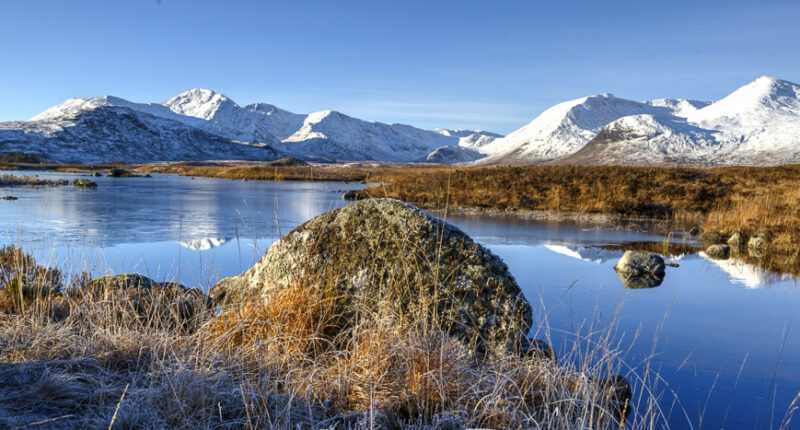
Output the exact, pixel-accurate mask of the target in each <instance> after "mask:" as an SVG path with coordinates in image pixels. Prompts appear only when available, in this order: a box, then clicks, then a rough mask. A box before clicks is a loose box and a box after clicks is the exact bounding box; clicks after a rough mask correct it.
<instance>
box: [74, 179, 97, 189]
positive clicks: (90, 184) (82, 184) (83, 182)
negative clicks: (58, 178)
mask: <svg viewBox="0 0 800 430" xmlns="http://www.w3.org/2000/svg"><path fill="white" fill-rule="evenodd" d="M72 186H73V187H78V188H97V182H95V181H90V180H88V179H75V180H74V181H72Z"/></svg>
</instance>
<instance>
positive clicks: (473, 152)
mask: <svg viewBox="0 0 800 430" xmlns="http://www.w3.org/2000/svg"><path fill="white" fill-rule="evenodd" d="M12 151H21V152H26V153H35V154H38V155H39V156H40V157H41V158H42V159H44V160H47V161H52V162H84V163H86V162H93V163H96V162H108V161H124V162H131V163H140V162H152V161H178V160H222V159H227V160H236V159H240V160H273V159H276V158H280V157H287V156H291V157H296V158H300V159H304V160H309V161H345V160H376V161H393V162H434V163H445V164H454V163H461V164H477V165H489V164H543V163H556V164H638V165H675V164H682V165H710V166H713V165H774V164H785V163H798V162H800V86H798V85H797V84H793V83H791V82H788V81H783V80H780V79H776V78H770V77H761V78H758V79H756V80H755V81H753V82H751V83H749V84H747V85H745V86H743V87H741V88H739V89H737V90H736V91H734V92H733V93H731V94H730V95H728V96H727V97H725V98H723V99H721V100H719V101H716V102H708V101H696V100H686V99H659V100H651V101H643V102H640V101H633V100H627V99H623V98H618V97H615V96H614V95H612V94H602V95H595V96H589V97H584V98H580V99H576V100H571V101H567V102H563V103H560V104H557V105H555V106H553V107H551V108H550V109H547V110H546V111H544V112H543V113H542V114H540V115H539V116H537V117H536V118H535V119H534V120H533V121H531V122H530V123H528V124H526V125H524V126H523V127H522V128H520V129H518V130H516V131H514V132H512V133H511V134H509V135H507V136H501V135H498V134H495V133H490V132H486V131H477V130H448V129H435V130H423V129H419V128H415V127H412V126H409V125H404V124H386V123H381V122H375V121H365V120H361V119H357V118H353V117H350V116H347V115H345V114H343V113H340V112H336V111H330V110H328V111H322V112H314V113H310V114H297V113H292V112H289V111H287V110H283V109H281V108H278V107H276V106H274V105H270V104H266V103H255V104H251V105H247V106H239V105H238V104H237V103H236V102H234V101H233V100H231V99H229V98H228V97H226V96H224V95H222V94H219V93H215V92H213V91H211V90H206V89H194V90H190V91H187V92H184V93H182V94H179V95H178V96H176V97H173V98H171V99H169V100H166V101H164V102H161V103H134V102H130V101H127V100H124V99H122V98H118V97H113V96H105V97H89V98H75V99H69V100H67V101H65V102H63V103H61V104H59V105H57V106H54V107H52V108H50V109H48V110H46V111H44V112H42V113H41V114H39V115H36V116H35V117H33V118H31V119H30V120H28V121H12V122H3V123H0V152H12Z"/></svg>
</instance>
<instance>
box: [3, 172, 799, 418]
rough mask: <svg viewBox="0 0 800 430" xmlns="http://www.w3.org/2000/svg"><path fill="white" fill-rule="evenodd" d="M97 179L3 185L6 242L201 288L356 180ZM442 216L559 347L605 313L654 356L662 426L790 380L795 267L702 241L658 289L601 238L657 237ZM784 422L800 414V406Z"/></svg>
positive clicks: (606, 320) (784, 390) (795, 384)
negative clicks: (507, 273) (630, 270)
mask: <svg viewBox="0 0 800 430" xmlns="http://www.w3.org/2000/svg"><path fill="white" fill-rule="evenodd" d="M12 173H15V174H23V172H12ZM25 174H31V173H30V172H25ZM37 174H39V175H40V176H42V177H60V178H65V179H72V178H75V177H77V176H78V175H74V174H73V175H69V174H56V173H44V172H37ZM92 179H93V180H96V182H98V184H99V187H98V188H97V189H94V190H79V189H74V188H71V187H58V188H46V189H41V188H39V189H33V188H8V189H2V188H0V195H8V194H11V195H14V196H16V197H18V198H19V200H16V201H4V200H0V244H1V245H4V244H9V243H13V244H17V245H23V246H24V247H25V248H26V249H27V250H29V251H30V252H32V253H34V254H35V255H36V256H37V257H38V259H40V260H42V261H44V262H47V261H54V262H59V266H60V267H62V268H64V269H66V270H67V271H69V272H73V273H76V272H78V271H91V272H93V273H94V274H95V275H101V274H103V273H105V272H114V273H123V272H139V273H142V274H145V275H147V276H150V277H152V278H155V279H157V280H164V279H169V280H179V281H180V282H181V283H183V284H185V285H189V286H196V287H198V288H203V289H207V288H208V287H209V286H210V285H213V284H214V283H215V282H216V281H217V280H218V279H220V278H222V277H226V276H231V275H235V274H238V273H241V272H243V271H244V270H246V269H248V268H249V267H250V266H251V265H252V264H254V263H255V262H256V261H257V260H258V259H259V258H260V257H261V255H262V254H263V252H264V250H265V249H266V248H267V247H268V246H269V245H271V244H272V243H273V242H274V241H275V240H277V238H278V237H280V235H281V234H283V233H286V232H288V231H290V230H291V229H292V228H294V227H296V226H297V225H299V224H300V223H302V222H304V221H306V220H308V219H310V218H312V217H314V216H316V215H318V214H320V213H323V212H326V211H328V210H331V209H335V208H336V207H340V206H342V205H344V204H345V203H346V202H344V201H343V200H341V197H340V196H341V193H342V191H343V190H347V189H352V188H354V187H355V185H354V184H343V183H332V182H328V183H312V182H257V181H249V182H245V181H234V180H220V179H208V178H195V179H191V178H186V177H178V176H170V175H155V177H153V178H148V179H146V178H92ZM448 221H450V222H451V223H453V224H455V225H456V226H458V227H460V228H461V229H462V230H464V231H465V232H466V233H468V234H469V235H470V236H472V238H473V239H475V240H476V241H478V242H480V243H481V244H483V245H484V246H486V247H488V248H490V249H491V250H492V251H493V252H495V253H496V254H498V255H500V256H501V257H502V258H503V259H504V260H505V262H506V263H507V264H508V266H509V267H510V270H511V272H512V273H513V274H514V276H515V277H516V278H517V281H518V282H519V284H520V286H521V287H522V288H523V291H524V292H525V295H526V297H527V298H528V299H529V300H530V301H531V302H532V303H533V306H534V309H535V310H537V311H536V312H535V319H536V320H538V321H541V322H545V321H546V323H547V324H548V326H549V328H550V330H549V331H550V339H551V341H552V343H553V345H554V347H555V348H556V351H557V352H563V351H565V350H567V349H568V348H569V345H570V344H571V342H572V341H573V339H574V338H573V337H572V336H571V335H570V334H569V333H574V332H576V331H579V330H580V331H585V330H586V327H587V326H589V325H591V326H592V327H609V326H613V327H614V334H615V336H616V339H617V340H618V344H619V345H620V348H621V349H622V350H623V351H624V354H623V357H624V362H625V365H626V366H630V367H631V368H633V369H634V370H635V371H636V372H638V373H640V374H641V373H642V372H643V369H642V367H643V366H644V364H643V363H645V362H648V361H649V363H650V366H651V367H652V368H654V369H655V370H656V371H657V372H658V373H659V375H660V376H661V378H663V380H662V381H661V382H660V383H659V384H658V388H659V389H661V390H662V391H661V393H662V394H661V402H660V404H661V407H662V409H663V410H664V413H665V414H668V415H669V418H668V421H669V424H670V427H671V428H676V429H683V428H708V429H718V428H723V427H724V428H730V429H733V428H749V429H753V428H757V429H768V428H779V427H780V424H781V422H782V420H783V418H784V413H785V412H786V411H787V409H788V408H789V405H790V403H791V402H792V400H793V399H794V397H795V396H796V395H797V394H798V392H800V327H798V324H800V321H798V320H800V285H799V284H798V282H797V280H795V279H792V278H788V277H784V276H780V275H776V274H770V273H767V272H764V271H762V270H760V269H758V268H756V267H753V266H749V265H746V264H741V263H737V262H735V261H733V260H727V261H711V260H707V259H706V258H704V257H703V255H702V254H699V255H686V256H682V257H679V256H676V257H673V258H672V261H674V262H676V263H679V265H680V267H678V268H668V270H667V275H666V278H665V280H664V282H663V283H662V284H661V285H660V286H658V287H656V288H650V289H638V290H632V289H626V288H625V287H624V286H623V284H622V282H621V281H620V279H619V277H618V276H617V274H616V273H615V272H614V270H613V266H614V264H615V262H616V260H617V259H618V258H619V257H620V256H621V255H622V252H621V251H609V250H604V249H601V248H597V247H596V246H598V245H607V244H612V243H623V242H633V241H663V240H664V237H663V236H661V235H655V234H650V233H647V232H632V231H625V230H617V229H609V228H596V227H592V226H584V225H578V224H570V223H543V222H533V221H522V220H515V219H504V218H497V217H479V216H449V217H448ZM672 240H673V241H688V240H690V239H689V238H685V237H681V236H680V235H678V236H676V237H674V238H672ZM540 303H541V304H543V305H544V306H541V305H540ZM542 308H544V309H545V310H542ZM790 428H800V417H798V419H797V420H796V421H795V422H794V423H792V425H791V426H790Z"/></svg>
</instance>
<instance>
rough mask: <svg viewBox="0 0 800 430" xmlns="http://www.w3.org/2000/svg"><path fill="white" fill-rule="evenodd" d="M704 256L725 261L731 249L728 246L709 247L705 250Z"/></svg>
mask: <svg viewBox="0 0 800 430" xmlns="http://www.w3.org/2000/svg"><path fill="white" fill-rule="evenodd" d="M706 255H708V256H709V257H710V258H713V259H714V260H727V259H728V258H730V256H731V247H730V246H728V245H711V246H709V247H708V248H706Z"/></svg>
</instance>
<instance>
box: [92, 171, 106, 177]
mask: <svg viewBox="0 0 800 430" xmlns="http://www.w3.org/2000/svg"><path fill="white" fill-rule="evenodd" d="M92 176H93V177H95V178H101V177H103V174H102V173H100V172H92Z"/></svg>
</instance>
